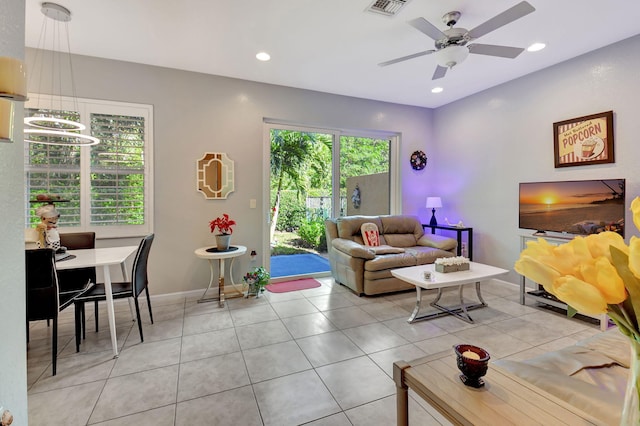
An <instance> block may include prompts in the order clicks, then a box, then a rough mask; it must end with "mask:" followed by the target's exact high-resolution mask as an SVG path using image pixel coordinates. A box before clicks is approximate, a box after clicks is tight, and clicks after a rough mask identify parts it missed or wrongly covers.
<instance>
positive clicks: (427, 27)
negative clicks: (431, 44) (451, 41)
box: [409, 18, 447, 40]
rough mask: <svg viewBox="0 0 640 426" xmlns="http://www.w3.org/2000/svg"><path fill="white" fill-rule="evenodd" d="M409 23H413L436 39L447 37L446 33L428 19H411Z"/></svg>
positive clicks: (415, 26) (422, 31)
mask: <svg viewBox="0 0 640 426" xmlns="http://www.w3.org/2000/svg"><path fill="white" fill-rule="evenodd" d="M409 25H411V26H412V27H413V28H415V29H416V30H418V31H420V32H421V33H423V34H426V35H428V36H429V37H431V38H432V39H434V40H440V39H442V38H446V37H447V36H446V34H445V33H443V32H442V31H440V30H439V29H438V28H436V27H435V26H434V25H433V24H432V23H431V22H429V21H427V20H426V19H424V18H416V19H412V20H411V21H409Z"/></svg>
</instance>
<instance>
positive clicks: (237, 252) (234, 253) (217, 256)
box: [195, 246, 247, 307]
mask: <svg viewBox="0 0 640 426" xmlns="http://www.w3.org/2000/svg"><path fill="white" fill-rule="evenodd" d="M230 249H231V250H227V251H215V247H200V248H199V249H197V250H196V251H195V254H196V256H198V257H199V258H201V259H207V260H208V261H209V269H210V271H211V277H210V278H209V285H208V286H207V289H206V290H205V291H204V293H203V294H202V297H201V298H200V299H198V303H203V302H210V301H212V300H218V301H219V303H220V307H224V300H225V294H224V272H225V269H224V266H225V262H224V261H225V259H231V262H230V264H229V278H231V285H232V286H233V288H234V290H236V293H237V294H234V295H233V297H238V296H242V292H241V291H240V292H238V290H237V289H236V288H235V285H236V283H234V282H233V261H234V260H235V258H236V257H239V256H242V255H243V254H245V253H246V252H247V248H246V247H245V246H231V247H230ZM215 260H217V261H218V296H213V297H205V296H206V295H207V292H208V291H209V289H210V288H211V285H212V284H213V279H214V271H213V262H214V261H215ZM226 297H231V296H226Z"/></svg>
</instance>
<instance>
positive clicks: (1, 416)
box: [0, 407, 13, 426]
mask: <svg viewBox="0 0 640 426" xmlns="http://www.w3.org/2000/svg"><path fill="white" fill-rule="evenodd" d="M11 423H13V414H11V411H9V410H5V409H3V407H0V426H9V425H10V424H11Z"/></svg>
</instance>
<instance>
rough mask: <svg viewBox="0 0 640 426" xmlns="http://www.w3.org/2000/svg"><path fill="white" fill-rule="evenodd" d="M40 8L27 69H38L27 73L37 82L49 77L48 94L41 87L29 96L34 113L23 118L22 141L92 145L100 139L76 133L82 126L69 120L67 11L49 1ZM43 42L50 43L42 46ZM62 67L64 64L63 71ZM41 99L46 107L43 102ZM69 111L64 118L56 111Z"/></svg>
mask: <svg viewBox="0 0 640 426" xmlns="http://www.w3.org/2000/svg"><path fill="white" fill-rule="evenodd" d="M41 11H42V14H43V15H44V21H43V23H42V29H41V31H40V39H39V41H38V49H37V50H36V52H35V58H34V61H33V62H34V63H33V64H31V65H30V66H29V68H30V69H31V70H34V71H35V70H36V69H39V71H40V72H39V73H38V74H36V73H35V72H31V73H30V75H31V77H33V76H34V75H37V76H38V78H39V81H40V83H43V81H44V80H45V78H47V79H49V78H50V80H49V84H50V91H51V95H42V94H41V90H42V87H40V88H39V89H38V94H35V95H33V98H34V99H33V102H34V104H35V105H36V106H35V109H36V112H35V113H33V114H32V115H30V116H28V117H25V119H24V123H25V125H26V127H25V129H24V136H25V139H24V140H25V142H31V143H42V144H47V145H68V146H89V145H96V144H98V143H99V142H100V140H99V139H98V138H95V137H93V136H89V135H84V134H82V133H79V132H81V131H83V130H85V128H86V126H85V125H84V124H82V123H80V122H79V121H75V120H74V119H72V118H75V116H74V115H77V111H79V108H78V101H77V97H76V89H75V83H74V81H73V64H72V62H71V47H70V43H69V29H68V23H69V21H71V12H70V11H69V9H67V8H66V7H64V6H60V5H59V4H56V3H49V2H45V3H42V8H41ZM47 43H50V44H49V45H46V44H47ZM65 48H66V49H65ZM45 56H48V57H49V61H48V62H47V64H48V65H49V68H50V77H45V68H46V67H45ZM65 57H66V60H65ZM65 66H66V67H67V70H66V73H65V70H64V67H65ZM30 83H31V78H30ZM63 83H65V84H67V86H66V87H67V88H68V89H70V90H71V93H72V96H71V98H69V97H64V96H63V95H62V93H63ZM40 86H42V85H40ZM45 100H46V102H47V105H46V106H44V105H43V104H44V103H45ZM65 105H66V106H65ZM69 105H70V106H69ZM69 110H71V113H70V114H69V116H68V117H65V118H61V117H60V112H63V113H64V112H65V111H69Z"/></svg>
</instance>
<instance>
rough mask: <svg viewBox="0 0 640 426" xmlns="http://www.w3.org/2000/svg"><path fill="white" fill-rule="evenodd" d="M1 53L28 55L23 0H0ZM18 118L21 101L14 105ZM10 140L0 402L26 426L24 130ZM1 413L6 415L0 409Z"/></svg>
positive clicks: (0, 177)
mask: <svg viewBox="0 0 640 426" xmlns="http://www.w3.org/2000/svg"><path fill="white" fill-rule="evenodd" d="M0 10H1V11H2V13H0V56H10V57H13V58H19V59H24V10H25V2H24V0H0ZM14 107H15V109H16V117H15V119H16V122H18V123H20V122H22V117H23V115H22V114H23V111H24V108H23V105H22V103H19V102H17V103H15V105H14ZM14 140H15V141H16V142H14V143H12V144H8V143H0V210H1V211H2V219H3V220H2V221H0V235H2V243H1V244H0V271H2V273H0V342H1V343H0V347H1V348H2V349H1V350H0V406H3V407H5V408H6V409H9V410H10V411H11V412H12V413H13V414H14V418H15V420H14V422H13V424H15V425H25V424H27V359H26V334H25V320H24V318H25V291H24V231H23V228H24V213H23V210H22V205H23V197H24V195H23V187H24V175H23V173H24V168H23V167H24V166H23V164H24V159H23V155H24V150H23V144H22V142H20V141H21V140H22V128H21V126H18V127H17V128H16V129H15V131H14ZM0 414H2V413H1V412H0Z"/></svg>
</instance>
